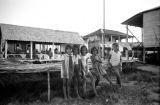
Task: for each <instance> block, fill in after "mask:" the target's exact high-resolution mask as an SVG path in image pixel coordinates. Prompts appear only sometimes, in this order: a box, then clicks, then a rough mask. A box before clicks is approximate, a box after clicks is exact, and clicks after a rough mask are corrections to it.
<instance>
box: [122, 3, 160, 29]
mask: <svg viewBox="0 0 160 105" xmlns="http://www.w3.org/2000/svg"><path fill="white" fill-rule="evenodd" d="M158 9H160V6H158V7H155V8H152V9H149V10H146V11H143V12H140V13H138V14H136V15H134V16H132V17H131V18H129V19H127V20H126V21H124V22H122V24H125V25H130V26H136V27H141V28H143V14H144V13H147V12H150V11H154V10H158Z"/></svg>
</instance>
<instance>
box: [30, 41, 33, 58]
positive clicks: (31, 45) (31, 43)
mask: <svg viewBox="0 0 160 105" xmlns="http://www.w3.org/2000/svg"><path fill="white" fill-rule="evenodd" d="M30 59H33V42H32V41H31V42H30Z"/></svg>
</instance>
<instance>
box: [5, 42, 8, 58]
mask: <svg viewBox="0 0 160 105" xmlns="http://www.w3.org/2000/svg"><path fill="white" fill-rule="evenodd" d="M7 51H8V42H7V40H6V41H5V58H7Z"/></svg>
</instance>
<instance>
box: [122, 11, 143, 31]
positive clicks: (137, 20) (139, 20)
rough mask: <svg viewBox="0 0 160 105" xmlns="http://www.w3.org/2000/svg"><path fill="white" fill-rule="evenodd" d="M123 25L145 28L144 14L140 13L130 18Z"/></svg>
mask: <svg viewBox="0 0 160 105" xmlns="http://www.w3.org/2000/svg"><path fill="white" fill-rule="evenodd" d="M122 24H125V25H130V26H136V27H141V28H142V27H143V13H139V14H136V15H134V16H133V17H131V18H129V19H128V20H126V21H124V22H123V23H122Z"/></svg>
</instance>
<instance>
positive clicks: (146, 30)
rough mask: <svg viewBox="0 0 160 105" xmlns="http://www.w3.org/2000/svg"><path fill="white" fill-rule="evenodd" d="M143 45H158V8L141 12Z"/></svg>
mask: <svg viewBox="0 0 160 105" xmlns="http://www.w3.org/2000/svg"><path fill="white" fill-rule="evenodd" d="M143 34H144V37H143V39H144V47H160V46H159V42H158V40H157V39H156V36H157V38H158V39H160V9H159V10H155V11H151V12H147V13H144V14H143Z"/></svg>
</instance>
